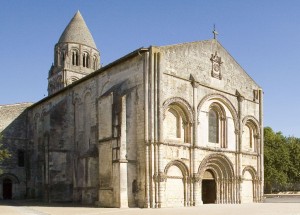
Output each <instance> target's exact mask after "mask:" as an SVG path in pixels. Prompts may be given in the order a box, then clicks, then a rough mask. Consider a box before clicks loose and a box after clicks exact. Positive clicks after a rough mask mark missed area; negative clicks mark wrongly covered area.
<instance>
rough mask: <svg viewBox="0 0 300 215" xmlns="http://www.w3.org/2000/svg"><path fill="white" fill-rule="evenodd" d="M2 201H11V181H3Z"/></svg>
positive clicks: (7, 179)
mask: <svg viewBox="0 0 300 215" xmlns="http://www.w3.org/2000/svg"><path fill="white" fill-rule="evenodd" d="M2 193H3V199H12V181H11V180H10V179H9V178H6V179H4V180H3V190H2Z"/></svg>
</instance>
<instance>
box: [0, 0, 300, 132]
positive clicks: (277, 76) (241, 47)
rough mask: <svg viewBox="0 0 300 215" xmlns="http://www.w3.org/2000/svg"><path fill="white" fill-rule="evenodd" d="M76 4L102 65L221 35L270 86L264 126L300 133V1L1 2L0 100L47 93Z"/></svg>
mask: <svg viewBox="0 0 300 215" xmlns="http://www.w3.org/2000/svg"><path fill="white" fill-rule="evenodd" d="M77 10H80V12H81V14H82V15H83V17H84V19H85V21H86V23H87V25H88V27H89V29H90V31H91V33H92V35H93V37H94V40H95V42H96V44H97V47H98V49H99V50H100V52H101V58H102V60H101V61H102V63H103V65H106V64H108V63H110V62H112V61H114V60H116V59H118V58H120V57H122V56H123V55H125V54H127V53H129V52H131V51H133V50H135V49H137V48H139V47H142V46H144V47H148V46H150V45H170V44H176V43H183V42H191V41H197V40H206V39H211V38H212V36H213V35H212V33H211V32H212V28H213V24H214V23H215V24H216V27H217V31H218V32H219V37H218V40H219V41H220V43H221V44H222V45H223V46H224V47H225V48H226V49H227V50H228V51H229V53H231V55H232V56H233V57H234V58H235V59H236V60H237V62H238V63H239V64H240V65H241V66H242V67H243V68H244V69H245V70H246V71H247V73H248V74H249V75H250V76H251V77H253V79H254V80H255V81H256V82H257V83H258V84H259V85H260V86H261V87H262V88H263V90H264V98H265V103H264V117H265V121H264V123H265V126H270V127H272V128H273V129H274V130H275V131H282V132H283V134H284V135H287V136H296V137H300V123H299V121H300V117H299V114H298V110H299V107H300V96H299V93H300V84H299V80H300V68H299V67H300V65H299V62H300V12H299V11H300V1H297V0H294V1H292V0H288V1H287V0H276V1H274V0H269V1H267V0H245V1H241V0H213V1H208V0H205V1H204V0H127V1H125V0H81V1H79V0H69V1H67V0H51V1H50V0H28V1H17V0H9V1H1V3H0V53H1V55H0V63H1V67H0V72H1V79H0V92H1V94H0V104H12V103H18V102H36V101H39V100H40V99H42V98H44V97H45V95H47V76H48V71H49V69H50V66H51V64H52V62H53V55H54V53H53V50H54V45H55V44H56V42H57V41H58V39H59V37H60V35H61V33H62V32H63V30H64V28H65V27H66V25H67V24H68V23H69V21H70V20H71V18H72V17H73V15H74V14H75V12H76V11H77Z"/></svg>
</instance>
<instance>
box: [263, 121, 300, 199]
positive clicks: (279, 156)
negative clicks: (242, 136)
mask: <svg viewBox="0 0 300 215" xmlns="http://www.w3.org/2000/svg"><path fill="white" fill-rule="evenodd" d="M264 166H265V188H266V192H267V193H271V192H272V191H274V190H276V191H279V190H288V189H293V188H294V187H295V185H296V184H297V183H299V182H300V139H299V138H295V137H285V136H283V135H282V133H281V132H274V131H273V130H272V129H271V128H270V127H266V128H265V129H264Z"/></svg>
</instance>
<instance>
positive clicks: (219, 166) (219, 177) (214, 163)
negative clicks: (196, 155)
mask: <svg viewBox="0 0 300 215" xmlns="http://www.w3.org/2000/svg"><path fill="white" fill-rule="evenodd" d="M207 171H210V172H212V173H213V176H214V177H213V180H214V183H215V185H214V186H215V201H214V202H215V203H235V202H234V198H233V196H234V195H235V194H234V193H235V192H234V190H235V182H234V181H235V180H234V179H235V173H234V169H233V164H232V162H231V161H230V160H229V158H228V157H227V156H225V155H223V154H221V153H215V154H210V155H208V156H206V157H205V158H204V159H203V161H202V162H201V163H200V166H199V168H198V173H197V174H198V177H199V179H200V185H201V186H200V187H202V188H201V194H202V196H203V195H205V193H204V192H205V189H206V187H204V186H209V185H207V183H206V181H205V173H206V172H207ZM203 185H204V186H203ZM204 198H205V197H204ZM210 203H211V202H210Z"/></svg>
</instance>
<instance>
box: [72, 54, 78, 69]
mask: <svg viewBox="0 0 300 215" xmlns="http://www.w3.org/2000/svg"><path fill="white" fill-rule="evenodd" d="M72 65H73V66H78V65H79V59H78V51H76V50H73V51H72Z"/></svg>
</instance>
